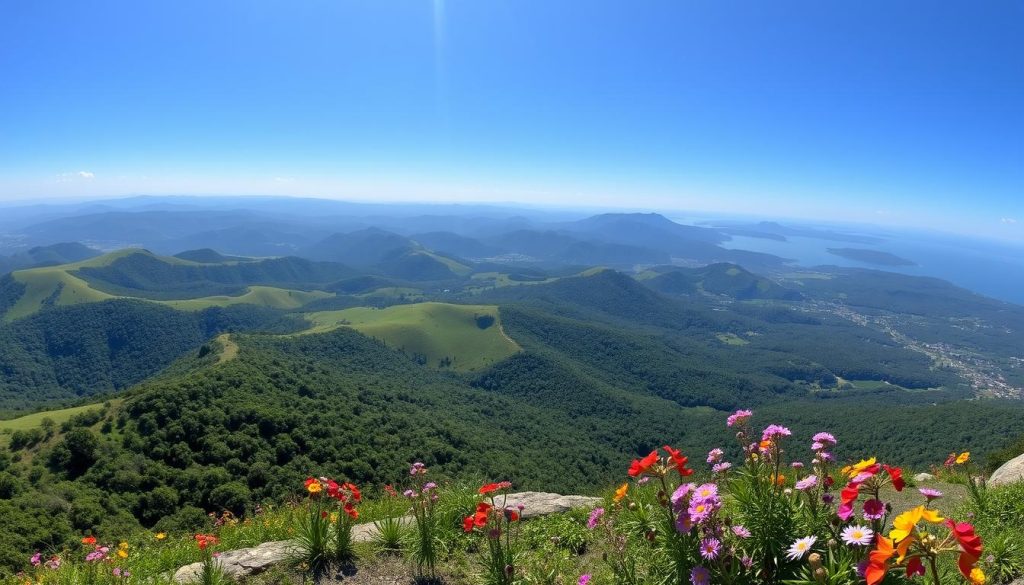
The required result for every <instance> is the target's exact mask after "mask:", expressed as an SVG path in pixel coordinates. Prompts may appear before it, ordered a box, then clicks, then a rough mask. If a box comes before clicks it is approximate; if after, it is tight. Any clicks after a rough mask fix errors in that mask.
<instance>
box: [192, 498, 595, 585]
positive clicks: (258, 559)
mask: <svg viewBox="0 0 1024 585" xmlns="http://www.w3.org/2000/svg"><path fill="white" fill-rule="evenodd" d="M600 501H601V498H591V497H587V496H563V495H561V494H549V493H544V492H520V493H516V494H509V495H508V496H507V497H505V498H504V499H503V498H501V497H499V498H498V499H497V503H498V504H499V505H500V504H502V502H504V504H505V505H506V506H519V505H522V506H523V511H522V517H523V518H525V519H529V518H535V517H537V516H544V515H547V514H557V513H561V512H568V511H569V510H572V509H574V508H584V507H590V506H595V505H597V504H598V503H599V502H600ZM402 520H403V522H412V517H405V518H403V519H402ZM376 533H377V529H376V527H375V526H374V525H373V524H359V525H357V526H356V527H355V528H353V530H352V538H353V540H355V541H356V542H370V541H371V540H373V537H374V536H375V535H376ZM294 552H295V545H294V544H293V543H292V542H291V541H288V540H278V541H274V542H264V543H263V544H261V545H258V546H254V547H252V548H241V549H238V550H231V551H227V552H224V553H221V554H220V555H219V556H218V557H217V561H216V562H217V564H218V565H219V566H220V568H221V569H223V570H224V572H225V573H227V574H228V575H229V576H230V577H232V578H235V579H238V578H242V577H248V576H250V575H256V574H258V573H262V572H263V571H266V570H267V569H269V568H270V567H272V566H274V565H277V564H280V563H283V562H285V561H287V560H288V558H289V557H291V556H293V554H294ZM201 571H202V564H201V563H192V564H191V565H185V566H184V567H182V568H180V569H178V571H177V572H176V573H174V582H175V583H194V582H196V581H198V580H199V575H200V572H201Z"/></svg>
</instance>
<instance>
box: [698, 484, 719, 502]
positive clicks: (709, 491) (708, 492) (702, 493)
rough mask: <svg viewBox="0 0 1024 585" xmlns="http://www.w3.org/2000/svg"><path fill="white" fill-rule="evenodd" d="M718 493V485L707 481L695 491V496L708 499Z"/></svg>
mask: <svg viewBox="0 0 1024 585" xmlns="http://www.w3.org/2000/svg"><path fill="white" fill-rule="evenodd" d="M717 495H718V486H717V485H715V484H713V483H705V484H703V485H701V486H700V487H698V488H697V489H696V490H694V492H693V497H695V498H700V499H702V500H706V499H708V498H711V497H714V496H717Z"/></svg>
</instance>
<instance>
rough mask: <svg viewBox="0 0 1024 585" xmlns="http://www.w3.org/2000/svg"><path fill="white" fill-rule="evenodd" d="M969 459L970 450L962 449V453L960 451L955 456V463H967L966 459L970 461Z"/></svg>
mask: <svg viewBox="0 0 1024 585" xmlns="http://www.w3.org/2000/svg"><path fill="white" fill-rule="evenodd" d="M970 459H971V452H970V451H964V452H963V453H961V454H959V455H957V456H956V464H957V465H963V464H964V463H967V462H968V461H970Z"/></svg>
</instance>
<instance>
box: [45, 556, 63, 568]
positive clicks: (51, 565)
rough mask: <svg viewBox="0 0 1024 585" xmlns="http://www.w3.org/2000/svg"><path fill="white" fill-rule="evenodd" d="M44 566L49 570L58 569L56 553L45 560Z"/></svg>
mask: <svg viewBox="0 0 1024 585" xmlns="http://www.w3.org/2000/svg"><path fill="white" fill-rule="evenodd" d="M46 568H47V569H50V570H53V571H56V570H57V569H59V568H60V557H58V556H57V555H53V556H52V557H50V560H48V561H46Z"/></svg>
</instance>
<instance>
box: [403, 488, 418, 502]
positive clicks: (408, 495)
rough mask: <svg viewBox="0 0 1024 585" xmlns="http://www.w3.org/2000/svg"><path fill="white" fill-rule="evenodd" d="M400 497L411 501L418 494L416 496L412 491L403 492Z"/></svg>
mask: <svg viewBox="0 0 1024 585" xmlns="http://www.w3.org/2000/svg"><path fill="white" fill-rule="evenodd" d="M402 495H403V496H405V497H407V498H409V499H410V500H411V499H412V498H415V497H416V496H417V495H419V494H417V493H416V492H414V491H412V490H405V491H404V492H402Z"/></svg>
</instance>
